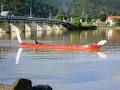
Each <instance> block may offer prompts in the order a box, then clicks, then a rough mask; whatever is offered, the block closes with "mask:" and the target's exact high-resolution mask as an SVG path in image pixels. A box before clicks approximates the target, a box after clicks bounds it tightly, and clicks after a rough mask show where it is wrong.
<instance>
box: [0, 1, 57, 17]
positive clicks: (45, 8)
mask: <svg viewBox="0 0 120 90" xmlns="http://www.w3.org/2000/svg"><path fill="white" fill-rule="evenodd" d="M43 1H44V0H0V3H1V4H3V10H4V11H10V15H17V16H29V15H30V7H31V12H32V16H34V17H44V18H47V17H49V15H51V16H55V15H56V13H57V12H58V10H57V9H56V8H55V7H52V6H50V5H49V4H46V3H44V2H43ZM51 12H52V13H51Z"/></svg>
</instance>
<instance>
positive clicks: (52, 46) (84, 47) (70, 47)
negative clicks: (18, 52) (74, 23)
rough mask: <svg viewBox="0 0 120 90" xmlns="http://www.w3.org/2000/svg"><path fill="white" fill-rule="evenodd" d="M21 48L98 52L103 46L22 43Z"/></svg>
mask: <svg viewBox="0 0 120 90" xmlns="http://www.w3.org/2000/svg"><path fill="white" fill-rule="evenodd" d="M20 48H26V49H41V50H53V51H91V52H97V51H99V50H100V48H101V45H97V44H91V45H74V44H44V43H42V44H34V43H21V44H20Z"/></svg>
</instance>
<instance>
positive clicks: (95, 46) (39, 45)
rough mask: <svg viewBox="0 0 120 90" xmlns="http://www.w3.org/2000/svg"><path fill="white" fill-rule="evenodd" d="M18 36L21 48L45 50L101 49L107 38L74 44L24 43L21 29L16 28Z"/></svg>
mask: <svg viewBox="0 0 120 90" xmlns="http://www.w3.org/2000/svg"><path fill="white" fill-rule="evenodd" d="M16 34H17V38H18V41H19V43H20V48H28V49H42V50H43V49H44V50H59V51H99V50H100V48H101V46H102V45H104V44H105V43H106V40H101V41H99V42H98V43H97V44H90V45H89V44H88V45H74V44H45V43H37V44H36V43H23V41H22V40H21V37H20V34H19V31H17V30H16Z"/></svg>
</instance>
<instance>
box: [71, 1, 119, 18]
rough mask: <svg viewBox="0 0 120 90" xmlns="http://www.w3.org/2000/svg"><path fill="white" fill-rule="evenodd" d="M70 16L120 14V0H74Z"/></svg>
mask: <svg viewBox="0 0 120 90" xmlns="http://www.w3.org/2000/svg"><path fill="white" fill-rule="evenodd" d="M69 10H70V14H72V15H75V16H76V15H80V14H82V13H83V14H89V15H98V14H100V13H102V12H104V13H106V14H107V15H118V14H120V0H73V1H72V2H71V5H70V7H69Z"/></svg>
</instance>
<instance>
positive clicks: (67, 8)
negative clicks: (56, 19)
mask: <svg viewBox="0 0 120 90" xmlns="http://www.w3.org/2000/svg"><path fill="white" fill-rule="evenodd" d="M0 3H3V5H4V10H7V11H11V14H14V15H22V16H23V15H24V16H29V10H30V7H31V8H32V14H33V16H36V17H48V16H49V15H51V16H56V15H63V14H65V13H67V14H69V15H70V16H73V17H76V16H82V15H90V16H98V15H99V14H100V13H106V14H107V15H120V0H0Z"/></svg>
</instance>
